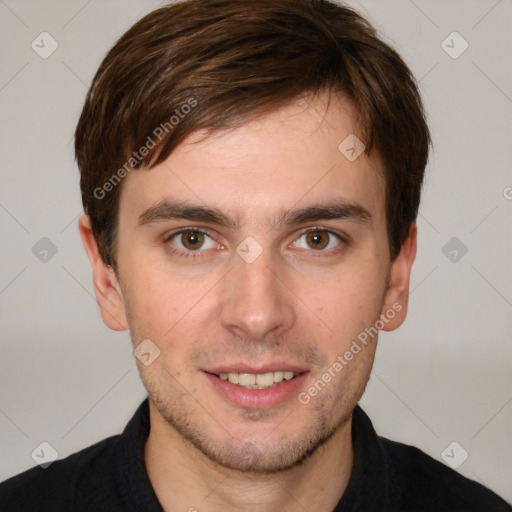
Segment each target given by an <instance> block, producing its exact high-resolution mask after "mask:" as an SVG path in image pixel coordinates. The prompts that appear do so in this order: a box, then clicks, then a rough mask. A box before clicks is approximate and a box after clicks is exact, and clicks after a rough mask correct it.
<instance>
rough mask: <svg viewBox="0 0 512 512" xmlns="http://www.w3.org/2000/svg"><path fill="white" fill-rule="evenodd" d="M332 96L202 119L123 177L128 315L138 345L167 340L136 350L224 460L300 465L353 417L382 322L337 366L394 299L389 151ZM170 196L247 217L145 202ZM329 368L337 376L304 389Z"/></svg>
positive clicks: (174, 408)
mask: <svg viewBox="0 0 512 512" xmlns="http://www.w3.org/2000/svg"><path fill="white" fill-rule="evenodd" d="M310 105H311V106H310ZM197 108H201V107H200V105H198V107H197ZM324 112H325V97H322V98H320V99H316V100H311V101H310V102H309V103H306V102H304V101H301V102H295V103H293V104H291V105H289V106H287V107H286V108H283V109H281V110H279V111H275V112H273V113H272V114H270V115H267V116H265V117H263V118H261V119H259V120H256V121H252V122H249V123H247V124H246V125H244V126H243V127H240V128H237V129H234V130H232V131H226V132H222V133H220V132H218V133H216V134H214V135H212V136H210V137H208V138H207V139H206V140H204V141H202V142H198V143H195V144H194V143H193V142H194V141H197V140H198V139H199V137H198V136H197V135H193V136H192V137H190V138H189V139H188V140H185V141H184V142H183V143H182V144H180V146H178V147H177V148H176V150H175V151H174V152H173V153H172V154H171V155H170V157H169V158H168V159H167V160H166V161H165V162H164V163H162V164H160V165H158V166H156V167H154V168H153V169H142V170H138V171H134V172H132V173H130V174H129V175H128V176H127V177H126V179H125V180H124V182H123V185H122V186H123V190H122V194H121V199H120V211H119V230H118V252H117V262H118V269H119V276H120V289H121V291H122V297H123V301H124V307H125V312H126V317H127V319H128V324H129V328H130V331H131V336H132V340H133V343H134V345H135V346H137V345H138V344H139V343H141V342H142V341H143V340H145V339H149V340H151V342H152V343H153V344H154V345H156V346H157V347H158V349H159V350H160V355H159V357H157V358H156V359H155V360H154V361H153V362H152V363H151V364H150V365H148V366H146V365H144V364H142V363H141V362H139V361H138V362H137V364H138V367H139V371H140V374H141V377H142V379H143V382H144V384H145V386H146V388H147V391H148V394H149V397H150V399H151V400H152V401H153V403H154V405H156V408H157V409H158V412H159V414H160V415H161V418H163V419H164V420H165V426H166V428H167V427H168V426H169V425H172V427H174V432H176V431H177V432H179V434H180V435H181V436H182V437H184V438H186V439H187V440H189V441H191V442H192V443H193V445H194V446H195V447H196V448H198V449H199V450H200V451H201V452H203V453H204V454H205V455H207V456H208V457H209V458H210V459H211V460H213V461H215V462H217V463H219V464H221V465H223V466H225V467H230V468H233V469H239V470H247V469H249V468H250V469H251V470H252V471H256V472H272V471H278V470H282V469H284V468H288V467H292V466H293V465H294V464H296V463H298V462H299V461H301V460H302V459H303V458H304V457H305V456H306V455H307V454H308V453H311V452H312V451H313V450H314V449H315V448H316V447H318V446H319V445H321V444H322V443H323V442H325V440H326V439H328V438H329V437H330V436H331V435H332V434H333V433H334V432H335V431H336V429H338V428H339V427H340V426H341V425H343V424H345V422H346V421H347V419H349V417H350V414H351V412H352V410H353V408H354V407H355V405H356V403H357V401H358V400H359V398H360V396H361V395H362V393H363V391H364V388H365V385H366V383H367V381H368V378H369V374H370V371H371V366H372V363H373V359H374V353H375V343H376V338H375V339H374V340H373V341H371V342H369V343H368V344H367V345H366V346H363V345H361V344H360V345H361V346H362V350H361V351H360V352H359V353H357V354H356V355H354V357H353V359H352V360H351V361H350V362H349V363H348V364H346V365H345V366H344V367H343V369H342V370H341V371H333V370H332V367H333V365H334V363H335V362H336V361H337V360H338V356H343V354H344V353H345V352H346V351H347V350H349V348H350V346H351V344H352V341H353V340H355V339H356V338H357V336H358V335H359V334H360V333H361V332H362V331H364V329H365V328H367V327H370V326H373V325H374V324H375V322H376V321H377V320H378V319H379V315H380V314H381V313H385V309H386V307H389V306H386V304H385V298H386V292H388V295H389V291H388V287H387V285H388V278H392V273H391V271H392V266H391V264H390V259H389V251H388V239H387V234H386V219H385V209H384V200H385V198H384V180H383V178H382V175H381V172H380V170H379V169H378V165H379V164H378V161H377V160H374V159H373V158H372V159H369V158H368V157H367V156H366V154H364V153H363V154H362V155H361V156H360V157H358V158H357V159H356V160H354V161H350V160H349V159H347V158H346V156H345V155H344V154H342V153H341V152H340V150H339V149H338V146H339V145H340V143H341V142H342V141H343V140H344V139H345V138H346V137H347V136H349V135H350V134H352V133H354V121H355V117H354V111H353V110H352V107H351V106H350V105H349V104H348V103H344V102H342V101H341V100H339V101H338V100H337V101H336V103H335V104H332V105H331V107H330V109H329V112H328V116H327V118H326V119H324V118H323V114H324ZM162 201H169V202H173V203H175V202H179V203H181V204H182V205H183V204H186V205H189V206H195V207H197V208H210V209H215V210H217V211H218V212H221V213H222V214H223V215H224V217H225V218H227V219H231V220H232V221H233V224H236V223H238V226H234V225H224V224H223V223H220V224H219V223H216V222H214V221H213V220H212V219H210V218H206V217H204V216H203V217H202V218H198V217H195V218H194V220H189V219H183V218H172V217H169V216H168V215H166V213H169V209H167V210H166V209H165V208H160V209H159V210H158V211H156V212H155V211H154V210H153V211H152V212H151V214H150V213H148V212H147V210H148V209H150V208H152V207H154V206H155V205H157V204H159V203H160V202H162ZM329 204H330V205H334V204H336V205H341V206H342V208H341V209H340V210H337V215H335V216H334V218H325V217H324V215H323V214H322V215H320V218H318V217H317V218H312V217H311V216H309V217H306V218H305V219H304V218H302V219H295V221H296V222H294V223H289V222H288V220H289V219H288V218H289V217H291V216H292V215H293V212H295V211H297V210H303V209H307V208H309V207H312V206H317V207H320V208H322V207H325V206H326V205H329ZM145 212H146V214H145V215H144V213H145ZM285 212H289V213H288V215H287V216H284V213H285ZM189 213H190V212H189ZM309 213H311V212H309ZM308 219H309V220H308ZM280 220H281V222H279V221H280ZM181 230H184V232H183V233H181V234H180V233H178V231H181ZM391 281H392V279H391ZM386 302H388V301H387V299H386ZM330 368H331V376H332V375H334V376H333V377H332V378H331V379H330V382H328V383H327V384H325V386H324V387H321V386H319V387H321V389H320V390H319V391H318V392H317V394H316V396H310V398H311V400H310V401H309V402H308V403H301V402H305V400H301V401H300V400H299V399H298V397H299V394H300V393H303V394H302V395H301V396H303V397H304V393H305V392H307V391H308V389H309V388H311V386H312V385H313V384H314V383H315V381H318V379H321V377H322V374H324V373H325V372H328V371H329V369H330ZM273 372H276V373H273ZM284 372H293V375H294V378H293V379H291V380H287V378H289V377H290V376H291V375H292V374H291V373H284ZM227 373H230V374H232V375H230V376H229V380H225V379H226V376H225V375H220V374H227ZM239 374H252V375H254V374H267V375H265V376H264V377H256V378H257V379H258V380H257V381H256V383H260V384H261V386H260V387H261V388H262V389H251V388H248V387H243V386H241V385H240V384H243V383H246V384H247V385H248V386H250V385H251V382H255V381H254V380H251V379H254V377H252V376H251V375H249V376H247V375H243V376H240V375H239ZM280 379H282V380H281V382H277V383H276V381H279V380H280ZM237 380H238V381H239V383H238V384H236V381H237ZM268 386H270V387H268ZM152 406H153V405H152Z"/></svg>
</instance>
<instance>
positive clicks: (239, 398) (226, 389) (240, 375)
mask: <svg viewBox="0 0 512 512" xmlns="http://www.w3.org/2000/svg"><path fill="white" fill-rule="evenodd" d="M283 366H284V365H283ZM276 368H277V369H276ZM235 369H238V370H239V371H234V370H235ZM240 370H242V371H240ZM203 374H204V375H205V376H206V377H207V379H208V381H209V382H210V384H211V386H212V388H213V390H214V391H215V392H216V394H217V395H218V396H220V397H221V398H223V399H224V400H227V401H228V402H230V403H231V404H232V405H235V406H238V407H245V408H252V409H266V408H271V407H275V406H278V405H280V404H283V403H285V402H287V401H289V400H290V399H292V398H293V397H294V396H296V395H297V394H298V392H299V390H300V388H301V387H302V386H304V384H305V382H306V378H307V375H308V374H309V371H307V370H304V369H302V368H298V367H295V368H293V369H292V368H289V367H288V368H286V367H279V366H274V368H268V367H267V368H263V369H261V368H258V369H252V368H247V367H246V368H243V367H242V368H241V367H240V366H238V368H233V367H232V368H219V369H215V370H212V371H210V370H208V371H205V370H203Z"/></svg>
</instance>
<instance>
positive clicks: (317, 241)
mask: <svg viewBox="0 0 512 512" xmlns="http://www.w3.org/2000/svg"><path fill="white" fill-rule="evenodd" d="M305 235H306V241H307V243H308V245H309V246H310V247H311V248H313V249H324V248H325V247H326V246H327V244H328V243H329V237H330V235H329V234H328V233H327V231H323V230H321V229H317V230H315V231H309V232H308V233H305Z"/></svg>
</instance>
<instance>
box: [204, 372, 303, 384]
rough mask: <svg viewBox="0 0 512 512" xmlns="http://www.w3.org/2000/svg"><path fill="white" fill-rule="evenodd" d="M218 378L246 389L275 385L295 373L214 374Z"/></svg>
mask: <svg viewBox="0 0 512 512" xmlns="http://www.w3.org/2000/svg"><path fill="white" fill-rule="evenodd" d="M214 375H216V376H217V377H219V379H221V380H225V381H228V382H231V384H235V385H237V386H240V387H242V388H246V389H268V388H271V387H273V386H276V385H277V384H279V383H280V382H283V380H285V381H288V380H292V379H294V378H295V377H296V376H297V374H296V373H295V372H290V371H284V370H283V371H281V370H278V371H276V372H266V373H233V372H230V373H219V374H214Z"/></svg>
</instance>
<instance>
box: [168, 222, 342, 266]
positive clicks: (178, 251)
mask: <svg viewBox="0 0 512 512" xmlns="http://www.w3.org/2000/svg"><path fill="white" fill-rule="evenodd" d="M188 231H195V232H198V233H201V234H203V235H207V236H208V237H210V238H212V239H213V237H212V234H211V232H210V231H208V230H206V229H200V228H195V227H187V228H182V229H180V230H178V231H174V232H173V233H170V234H169V235H168V236H166V237H165V239H164V242H165V243H167V242H170V241H171V240H172V239H173V238H175V237H177V236H178V235H180V234H182V233H186V232H188ZM312 231H321V232H324V233H328V234H329V235H332V236H335V237H336V238H338V239H339V240H340V241H341V242H342V243H341V244H340V246H337V247H336V248H335V249H330V250H329V251H323V250H318V251H315V250H314V249H311V251H312V252H313V253H315V252H318V253H319V254H313V257H315V258H319V257H320V258H322V257H326V253H327V256H332V255H334V254H338V253H339V252H340V251H342V250H343V249H344V247H345V246H348V245H350V244H349V238H348V237H347V236H345V235H341V234H339V233H336V232H334V231H332V230H330V229H327V228H322V227H313V228H308V229H306V230H304V231H302V232H301V233H300V235H299V237H298V238H297V239H296V240H298V239H300V238H301V237H302V236H304V235H305V234H307V233H309V232H312ZM171 245H172V244H171ZM169 251H170V252H171V254H177V255H178V256H181V257H184V258H201V257H202V256H201V255H200V253H201V252H205V251H204V250H201V249H198V250H197V251H183V250H182V249H178V248H176V247H175V246H173V247H172V248H171V249H169Z"/></svg>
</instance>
